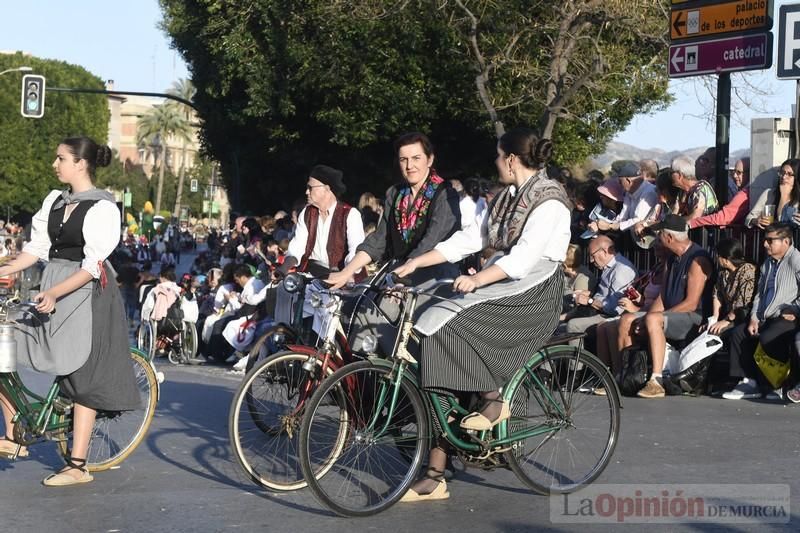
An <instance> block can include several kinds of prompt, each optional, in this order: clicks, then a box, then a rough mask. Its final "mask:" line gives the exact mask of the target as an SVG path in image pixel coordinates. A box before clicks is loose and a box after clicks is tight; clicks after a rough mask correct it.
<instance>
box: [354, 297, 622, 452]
mask: <svg viewBox="0 0 800 533" xmlns="http://www.w3.org/2000/svg"><path fill="white" fill-rule="evenodd" d="M416 301H417V293H416V292H413V291H410V292H407V293H406V303H407V305H406V308H405V309H404V313H403V317H402V326H401V332H400V335H398V338H397V339H396V342H395V347H394V350H393V360H388V361H387V360H383V359H379V358H373V357H371V358H370V361H372V362H373V364H375V365H376V366H383V367H386V368H390V369H391V370H392V372H391V373H390V374H389V375H390V376H392V377H393V380H392V383H391V385H390V386H391V387H392V389H393V390H392V391H391V394H390V392H389V391H388V388H387V387H385V386H382V387H381V388H380V390H379V392H378V397H377V399H376V407H375V409H373V413H375V414H374V415H373V416H372V417H371V420H370V421H368V422H367V424H366V428H367V430H368V431H374V430H375V426H376V424H377V421H378V417H379V414H378V413H381V412H382V411H383V409H384V407H385V405H386V402H387V398H389V396H391V399H390V400H389V402H390V403H389V412H388V414H387V415H386V418H385V422H384V424H383V427H382V428H381V429H380V430H378V432H377V434H378V435H382V434H383V433H384V432H385V431H386V429H387V427H388V425H389V421H390V420H391V419H392V417H393V415H394V410H395V407H396V403H397V398H398V396H399V393H400V383H401V381H402V380H403V378H404V377H407V378H408V379H410V380H411V381H412V383H413V384H414V386H415V387H416V388H417V389H419V390H422V389H421V387H420V383H419V377H418V376H419V364H418V363H417V361H416V360H414V358H413V357H412V356H411V354H409V353H408V350H407V345H408V341H409V339H410V338H411V337H415V338H416V334H415V333H414V332H413V331H412V330H411V328H412V326H413V321H412V318H411V317H412V316H413V313H414V309H415V307H416ZM417 340H418V339H417ZM563 352H571V353H574V354H575V363H576V364H579V362H580V357H581V353H582V349H581V348H580V347H577V348H576V347H573V346H564V345H556V346H546V347H544V348H542V349H540V350H539V351H537V352H536V353H535V354H534V355H533V356H532V357H531V358H530V359H529V360H528V362H527V363H525V365H524V366H523V367H522V368H520V369H518V370H517V371H516V372H515V373H514V375H513V376H512V377H511V379H510V380H509V381H508V383H507V384H506V386H505V387H503V388H502V390H501V394H502V395H503V399H504V400H506V401H508V402H511V400H512V398H511V396H510V395H511V391H514V390H516V387H517V386H518V385H519V383H520V382H521V381H522V380H523V379H525V378H526V377H530V378H531V380H532V382H533V384H534V386H535V387H536V388H537V389H538V391H539V392H540V393H541V395H542V399H543V400H542V399H540V398H539V397H538V396H537V398H536V399H537V401H538V402H539V404H540V406H541V408H542V411H543V412H546V413H550V412H552V413H554V414H555V415H557V416H555V417H554V419H555V420H557V421H558V422H555V423H550V422H544V423H542V424H540V425H539V426H537V427H534V428H529V429H524V430H522V431H519V432H513V433H509V423H510V422H511V421H512V420H513V417H512V418H511V419H509V420H504V421H502V422H500V423H499V424H497V425H496V426H495V427H494V428H493V429H492V430H487V431H480V432H478V434H477V439H476V440H477V441H478V442H471V441H466V440H464V439H463V438H462V436H463V435H465V433H464V432H463V431H461V430H460V429H459V430H458V431H454V430H453V427H452V425H451V424H450V423H448V422H447V420H448V417H449V416H450V415H451V414H455V415H458V416H459V417H463V416H464V415H467V414H469V412H468V411H467V410H466V409H464V408H463V407H462V406H461V405H459V404H458V402H457V401H456V402H454V401H453V399H452V397H451V396H446V395H442V394H439V393H436V392H431V391H428V392H425V391H423V393H424V394H426V395H427V398H428V401H429V404H430V406H431V407H432V411H433V412H432V413H429V416H435V417H436V418H437V420H438V421H439V425H440V426H441V428H442V429H443V431H444V435H443V436H444V437H445V438H446V439H447V440H448V441H449V442H450V443H451V444H453V445H454V446H455V447H456V448H458V449H460V450H461V451H464V452H487V451H489V450H490V449H495V448H503V447H504V446H507V445H511V444H513V443H514V442H516V441H520V440H524V439H527V438H530V437H535V436H537V435H542V434H545V433H551V432H553V431H554V430H557V429H559V428H560V427H562V426H563V422H562V421H563V420H564V419H565V418H566V419H568V413H566V412H565V410H564V408H563V407H562V405H566V404H567V402H566V401H565V398H564V397H563V392H560V394H561V403H559V402H558V401H557V400H556V398H554V397H553V395H552V394H551V391H550V390H549V388H548V387H547V386H546V385H545V384H544V383H542V381H541V380H540V379H539V376H537V375H536V374H535V373H534V372H533V371H532V370H531V369H532V368H533V367H534V366H536V365H537V364H538V363H540V362H541V361H542V360H545V359H547V358H548V357H549V356H550V355H551V354H556V353H563ZM573 380H574V376H573ZM613 381H614V380H612V382H613ZM573 385H574V383H572V384H570V386H573ZM617 392H618V391H617ZM441 398H446V399H447V403H448V404H449V408H448V409H446V410H445V409H443V408H442V405H441V402H440V399H441ZM487 434H490V435H491V434H494V436H495V438H493V439H491V440H487Z"/></svg>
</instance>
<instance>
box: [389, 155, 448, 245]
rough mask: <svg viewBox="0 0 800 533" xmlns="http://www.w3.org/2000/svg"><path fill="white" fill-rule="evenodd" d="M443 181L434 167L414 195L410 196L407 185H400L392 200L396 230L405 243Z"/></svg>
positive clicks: (425, 213)
mask: <svg viewBox="0 0 800 533" xmlns="http://www.w3.org/2000/svg"><path fill="white" fill-rule="evenodd" d="M443 183H444V180H443V179H442V178H440V177H439V175H438V174H436V171H435V170H434V169H431V172H430V174H429V175H428V177H427V178H426V179H425V183H423V184H422V188H420V190H419V192H418V193H417V195H416V196H415V197H413V198H412V196H411V187H410V186H409V185H405V186H403V187H401V188H400V190H399V191H398V194H397V197H396V198H395V200H394V215H395V220H396V221H397V231H398V232H400V236H401V237H402V238H403V241H404V242H405V243H406V244H408V243H410V242H411V241H412V240H413V238H414V234H415V233H416V231H417V228H418V227H419V226H420V224H421V223H422V221H423V220H425V217H426V216H427V214H428V209H429V208H430V206H431V200H433V196H434V195H435V194H436V191H437V190H438V189H439V187H441V186H442V184H443Z"/></svg>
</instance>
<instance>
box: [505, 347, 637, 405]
mask: <svg viewBox="0 0 800 533" xmlns="http://www.w3.org/2000/svg"><path fill="white" fill-rule="evenodd" d="M543 350H547V351H548V352H549V353H551V354H552V353H560V352H569V353H573V354H574V353H575V347H574V346H568V345H563V346H562V345H556V346H547V347H546V348H542V349H541V350H539V351H538V352H536V353H535V354H533V356H531V358H530V359H529V360H528V362H527V363H525V366H523V367H522V368H520V369H518V370H517V371H516V372H515V373H514V375H513V376H512V377H511V379H510V380H508V383H506V385H505V386H503V399H505V400H507V401H511V391H513V390H514V389H516V387H517V385H518V384H519V382H520V381H521V380H522V379H523V378H524V377H525V369H526V368H530V367H531V366H533V365H534V364H536V363H538V362H539V360H540V359H542V357H543V356H542V351H543ZM581 352H582V353H583V354H587V355H591V356H592V357H593V358H595V359H597V356H596V355H594V354H593V353H592V352H588V351H586V350H581ZM598 361H599V359H598ZM606 372H608V373H609V374H610V373H611V370H609V369H608V368H607V367H606ZM611 382H612V383H613V384H614V388H615V389H616V392H617V398H619V408H620V409H623V408H624V407H625V406H624V405H623V404H622V398H623V396H622V394H621V393H620V392H619V384H618V383H617V380H616V379H614V376H611Z"/></svg>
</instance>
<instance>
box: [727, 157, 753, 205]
mask: <svg viewBox="0 0 800 533" xmlns="http://www.w3.org/2000/svg"><path fill="white" fill-rule="evenodd" d="M729 179H730V184H729V188H730V189H731V191H733V194H732V195H731V198H733V196H734V195H735V194H736V193H738V192H739V191H741V190H742V189H744V188H745V187H747V186H749V185H750V158H749V157H743V158H741V159H739V160H738V161H736V164H735V165H733V170H732V171H731V176H730V178H729Z"/></svg>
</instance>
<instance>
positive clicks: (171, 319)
mask: <svg viewBox="0 0 800 533" xmlns="http://www.w3.org/2000/svg"><path fill="white" fill-rule="evenodd" d="M182 300H183V298H177V299H176V300H175V302H173V304H172V305H170V306H169V307H168V308H167V314H166V316H165V317H164V318H163V319H161V322H160V324H159V325H158V328H159V333H161V332H162V330H163V333H164V334H166V335H175V334H176V333H178V332H179V331H182V330H183V309H182V307H181V303H182Z"/></svg>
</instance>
